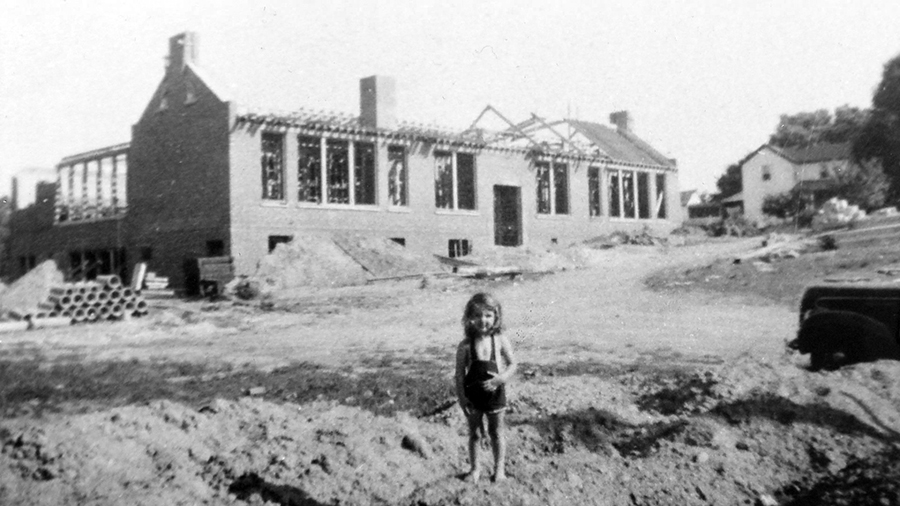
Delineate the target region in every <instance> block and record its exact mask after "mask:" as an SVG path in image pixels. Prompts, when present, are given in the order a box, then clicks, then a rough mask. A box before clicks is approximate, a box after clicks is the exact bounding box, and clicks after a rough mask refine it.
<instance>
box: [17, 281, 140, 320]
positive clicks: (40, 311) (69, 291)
mask: <svg viewBox="0 0 900 506" xmlns="http://www.w3.org/2000/svg"><path fill="white" fill-rule="evenodd" d="M147 312H148V309H147V301H146V300H144V297H143V296H142V295H141V293H140V291H138V290H133V289H131V288H129V287H126V286H123V285H122V280H121V279H120V278H119V276H116V275H115V274H111V275H107V276H97V279H96V280H95V281H79V282H75V283H64V284H62V285H59V286H54V287H53V288H51V289H50V295H49V296H48V297H47V301H46V302H42V303H40V304H38V307H37V310H35V311H30V312H22V311H15V312H11V316H13V317H14V318H17V319H19V320H22V321H27V322H29V326H31V327H50V326H61V325H69V324H72V323H82V322H96V321H101V320H118V319H122V318H126V317H129V316H143V315H145V314H147Z"/></svg>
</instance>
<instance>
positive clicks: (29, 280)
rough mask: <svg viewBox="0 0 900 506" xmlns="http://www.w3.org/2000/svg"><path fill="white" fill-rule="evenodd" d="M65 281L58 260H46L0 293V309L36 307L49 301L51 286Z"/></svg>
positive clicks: (30, 308)
mask: <svg viewBox="0 0 900 506" xmlns="http://www.w3.org/2000/svg"><path fill="white" fill-rule="evenodd" d="M64 281H65V279H64V278H63V273H62V272H60V271H59V269H57V267H56V262H54V261H53V260H46V261H44V262H42V263H41V264H40V265H38V266H37V267H35V268H34V269H31V270H30V271H28V273H27V274H25V275H24V276H22V277H21V278H19V279H17V280H16V281H15V282H14V283H13V284H11V285H9V287H8V288H7V289H6V290H4V291H2V293H0V311H2V312H4V313H6V312H9V311H12V310H32V309H35V308H37V306H38V304H40V303H41V302H46V301H47V297H48V296H49V295H50V289H51V288H53V287H54V286H59V285H62V284H63V282H64Z"/></svg>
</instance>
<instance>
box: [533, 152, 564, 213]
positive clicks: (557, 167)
mask: <svg viewBox="0 0 900 506" xmlns="http://www.w3.org/2000/svg"><path fill="white" fill-rule="evenodd" d="M535 179H536V185H537V212H538V214H569V168H568V166H567V165H566V164H564V163H550V162H537V163H536V164H535Z"/></svg>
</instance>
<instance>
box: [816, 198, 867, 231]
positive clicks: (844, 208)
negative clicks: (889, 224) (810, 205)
mask: <svg viewBox="0 0 900 506" xmlns="http://www.w3.org/2000/svg"><path fill="white" fill-rule="evenodd" d="M865 217H866V212H865V211H863V210H861V209H860V208H859V206H851V205H848V204H847V201H846V200H844V199H839V198H837V197H834V198H831V199H829V200H828V201H827V202H825V204H824V205H823V206H822V209H821V210H820V211H819V213H818V214H816V215H815V216H814V217H813V219H812V227H813V229H814V230H826V229H831V228H840V227H844V226H846V225H849V224H850V223H852V222H855V221H859V220H861V219H863V218H865Z"/></svg>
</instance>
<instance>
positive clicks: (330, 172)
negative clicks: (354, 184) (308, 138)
mask: <svg viewBox="0 0 900 506" xmlns="http://www.w3.org/2000/svg"><path fill="white" fill-rule="evenodd" d="M325 147H326V154H325V160H326V166H325V177H326V181H327V185H328V188H327V191H328V203H329V204H349V203H350V180H349V177H348V175H349V170H350V164H349V159H348V157H349V154H350V148H349V147H348V144H347V141H340V140H336V139H326V141H325Z"/></svg>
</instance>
